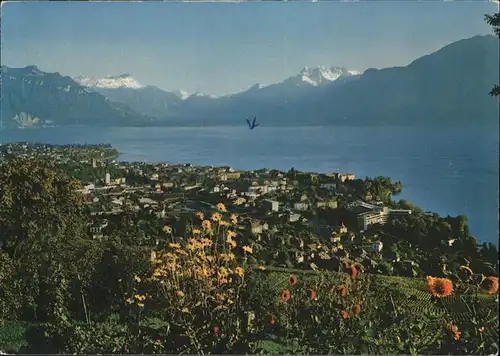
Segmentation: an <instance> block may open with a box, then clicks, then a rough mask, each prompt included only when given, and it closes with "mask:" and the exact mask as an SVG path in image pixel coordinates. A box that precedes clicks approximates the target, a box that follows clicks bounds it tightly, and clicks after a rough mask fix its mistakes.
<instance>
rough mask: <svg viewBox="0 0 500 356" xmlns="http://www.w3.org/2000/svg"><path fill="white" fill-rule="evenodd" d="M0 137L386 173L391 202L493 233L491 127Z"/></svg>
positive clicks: (66, 131)
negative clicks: (393, 189) (394, 190)
mask: <svg viewBox="0 0 500 356" xmlns="http://www.w3.org/2000/svg"><path fill="white" fill-rule="evenodd" d="M1 139H2V140H3V142H4V143H6V142H14V141H28V142H45V143H53V144H65V143H110V144H112V145H113V146H115V147H116V148H117V149H118V150H119V151H120V152H121V153H122V155H121V156H120V158H119V159H120V160H124V161H139V160H145V161H149V162H167V163H192V164H201V165H214V166H219V165H227V166H232V167H233V168H236V169H243V170H248V169H259V168H276V169H280V170H285V171H286V170H288V169H290V168H291V167H294V168H295V169H298V170H302V171H311V172H349V173H354V174H356V175H357V176H358V177H365V176H379V175H382V176H389V177H391V178H392V179H394V180H400V181H401V182H402V183H403V193H402V194H401V195H400V196H398V197H397V199H400V198H401V199H402V198H404V199H407V200H409V201H411V202H413V203H415V204H417V205H418V206H420V207H422V208H423V209H425V210H430V211H435V212H437V213H439V214H441V215H448V214H449V215H458V214H462V215H466V216H467V217H468V221H469V227H470V231H471V233H472V234H473V235H474V236H476V237H477V238H478V239H479V240H481V241H487V242H493V243H495V244H497V241H498V237H499V235H498V211H499V210H498V178H499V171H498V127H492V128H490V129H485V128H477V129H471V128H467V129H462V128H449V129H446V128H421V127H419V128H415V127H377V128H374V127H369V128H362V127H265V126H259V127H258V128H257V129H255V130H252V131H250V130H248V128H247V127H246V126H241V127H233V126H231V127H161V128H156V127H155V128H97V129H96V128H88V127H72V128H51V129H40V130H30V129H25V130H9V131H5V130H4V131H3V132H2V137H1Z"/></svg>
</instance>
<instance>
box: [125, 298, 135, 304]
mask: <svg viewBox="0 0 500 356" xmlns="http://www.w3.org/2000/svg"><path fill="white" fill-rule="evenodd" d="M126 302H127V303H128V304H132V303H134V300H133V299H132V298H127V300H126Z"/></svg>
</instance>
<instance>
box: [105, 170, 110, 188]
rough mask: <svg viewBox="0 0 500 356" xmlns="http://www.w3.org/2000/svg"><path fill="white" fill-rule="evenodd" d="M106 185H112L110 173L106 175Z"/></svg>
mask: <svg viewBox="0 0 500 356" xmlns="http://www.w3.org/2000/svg"><path fill="white" fill-rule="evenodd" d="M105 179H106V185H110V184H111V174H109V173H106V178H105Z"/></svg>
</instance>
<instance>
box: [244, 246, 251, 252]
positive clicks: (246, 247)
mask: <svg viewBox="0 0 500 356" xmlns="http://www.w3.org/2000/svg"><path fill="white" fill-rule="evenodd" d="M243 251H245V252H248V253H252V248H251V247H250V246H243Z"/></svg>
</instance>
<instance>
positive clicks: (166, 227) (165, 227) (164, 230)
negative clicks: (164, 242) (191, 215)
mask: <svg viewBox="0 0 500 356" xmlns="http://www.w3.org/2000/svg"><path fill="white" fill-rule="evenodd" d="M162 230H163V232H166V233H167V234H171V233H172V227H170V226H168V225H165V226H164V227H163V229H162Z"/></svg>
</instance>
